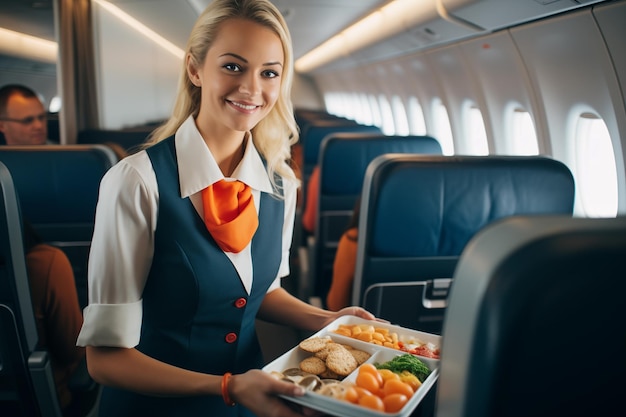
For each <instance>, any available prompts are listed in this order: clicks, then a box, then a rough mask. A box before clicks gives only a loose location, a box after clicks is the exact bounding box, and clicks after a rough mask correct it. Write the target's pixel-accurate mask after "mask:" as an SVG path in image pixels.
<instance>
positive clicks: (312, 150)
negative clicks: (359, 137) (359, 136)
mask: <svg viewBox="0 0 626 417" xmlns="http://www.w3.org/2000/svg"><path fill="white" fill-rule="evenodd" d="M340 132H360V133H363V132H370V133H373V134H379V135H380V134H382V131H381V130H380V128H379V127H378V126H370V125H362V124H358V123H356V122H353V121H349V120H346V121H343V120H330V121H329V120H326V121H316V122H314V123H311V124H310V125H309V126H307V127H306V129H305V130H304V131H303V132H302V135H301V140H302V158H303V164H304V166H303V167H302V174H303V175H302V180H303V184H304V183H306V180H307V179H308V178H309V176H311V172H313V168H314V167H315V165H317V164H318V162H319V155H320V146H321V144H322V141H323V140H324V138H325V137H326V136H327V135H330V134H332V133H340Z"/></svg>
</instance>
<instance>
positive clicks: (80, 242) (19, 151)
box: [0, 145, 117, 307]
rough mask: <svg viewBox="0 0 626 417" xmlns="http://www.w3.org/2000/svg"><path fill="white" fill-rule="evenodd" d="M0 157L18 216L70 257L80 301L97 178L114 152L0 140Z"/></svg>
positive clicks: (83, 296)
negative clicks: (10, 179)
mask: <svg viewBox="0 0 626 417" xmlns="http://www.w3.org/2000/svg"><path fill="white" fill-rule="evenodd" d="M0 161H1V162H3V163H4V164H5V165H6V167H7V168H8V169H9V171H10V172H11V176H12V177H13V181H14V184H15V189H16V190H17V195H18V198H19V200H20V206H21V210H22V215H23V216H24V218H25V219H26V220H28V222H30V223H31V225H32V226H33V228H34V229H35V231H36V232H37V233H38V234H39V236H41V237H42V239H43V240H44V241H45V242H46V243H49V244H51V245H54V246H57V247H59V248H61V249H62V250H63V251H64V252H65V253H66V254H67V256H68V258H69V259H70V262H71V264H72V267H73V269H74V276H75V279H76V285H77V289H78V295H79V300H80V302H81V306H83V307H84V306H85V305H86V300H87V296H86V288H87V258H88V255H89V247H90V244H91V237H92V234H93V226H94V221H95V210H96V203H97V201H98V190H99V186H100V180H101V179H102V177H103V175H104V173H105V172H106V171H107V170H108V169H109V168H110V167H111V166H113V165H114V164H115V163H116V162H117V157H116V156H115V154H114V153H113V151H112V150H111V149H110V148H108V147H106V146H104V145H43V146H3V147H0Z"/></svg>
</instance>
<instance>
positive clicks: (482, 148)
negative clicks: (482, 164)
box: [465, 102, 489, 155]
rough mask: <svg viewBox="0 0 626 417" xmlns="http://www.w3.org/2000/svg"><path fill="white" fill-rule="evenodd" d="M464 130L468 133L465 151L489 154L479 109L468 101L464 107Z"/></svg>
mask: <svg viewBox="0 0 626 417" xmlns="http://www.w3.org/2000/svg"><path fill="white" fill-rule="evenodd" d="M465 123H466V124H467V126H466V132H467V135H468V139H469V140H468V143H467V147H468V149H467V151H468V153H469V154H470V155H489V145H487V132H486V131H485V122H484V120H483V114H482V113H481V111H480V109H479V108H478V107H477V106H476V105H475V104H473V103H471V102H468V105H467V106H466V108H465Z"/></svg>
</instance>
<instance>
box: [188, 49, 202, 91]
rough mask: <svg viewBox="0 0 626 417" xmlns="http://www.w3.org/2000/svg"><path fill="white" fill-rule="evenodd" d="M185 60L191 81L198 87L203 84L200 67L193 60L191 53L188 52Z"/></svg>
mask: <svg viewBox="0 0 626 417" xmlns="http://www.w3.org/2000/svg"><path fill="white" fill-rule="evenodd" d="M185 62H186V66H187V76H188V77H189V81H191V83H192V84H193V85H195V86H196V87H200V86H202V81H201V80H200V76H199V75H198V69H197V68H196V65H195V64H194V62H193V58H192V57H191V55H190V54H187V56H186V57H185Z"/></svg>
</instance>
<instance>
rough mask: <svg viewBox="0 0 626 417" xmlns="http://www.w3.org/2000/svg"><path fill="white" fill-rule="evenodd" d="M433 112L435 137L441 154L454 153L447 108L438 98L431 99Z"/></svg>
mask: <svg viewBox="0 0 626 417" xmlns="http://www.w3.org/2000/svg"><path fill="white" fill-rule="evenodd" d="M433 114H434V115H435V138H436V139H437V140H438V141H439V144H440V145H441V150H442V151H443V154H444V155H454V142H453V141H452V128H451V127H450V118H449V117H448V110H446V106H444V105H443V102H442V101H441V99H439V98H436V99H435V100H434V101H433Z"/></svg>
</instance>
